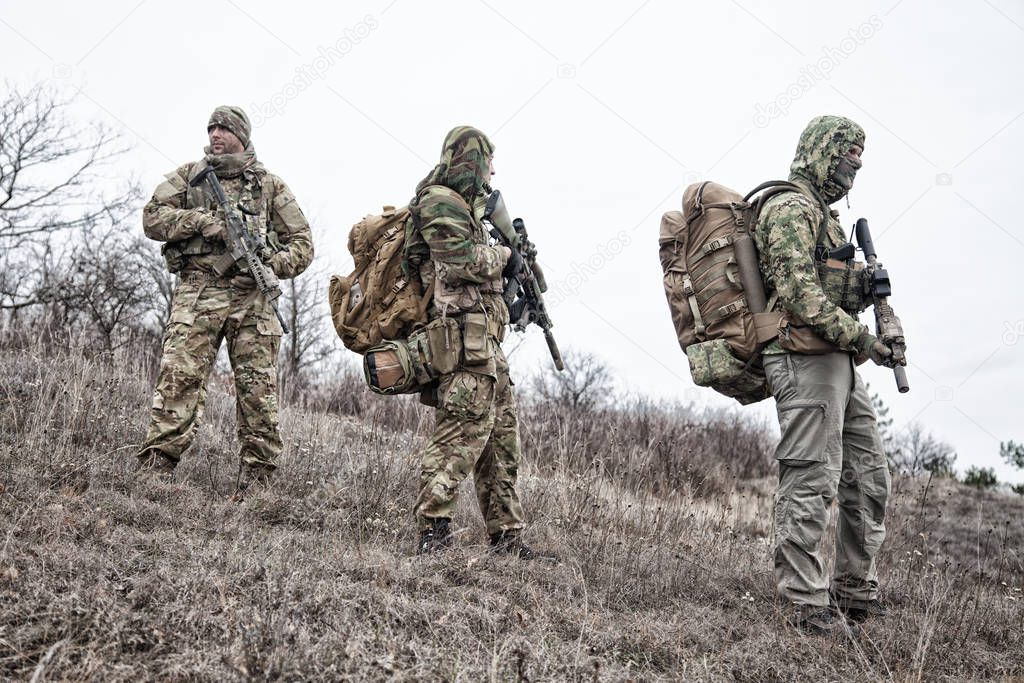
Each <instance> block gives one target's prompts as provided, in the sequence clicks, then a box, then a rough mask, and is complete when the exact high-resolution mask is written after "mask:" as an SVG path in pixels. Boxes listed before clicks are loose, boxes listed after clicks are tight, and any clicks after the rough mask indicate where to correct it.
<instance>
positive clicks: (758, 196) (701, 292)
mask: <svg viewBox="0 0 1024 683" xmlns="http://www.w3.org/2000/svg"><path fill="white" fill-rule="evenodd" d="M801 191H802V190H801V189H800V188H799V187H798V186H796V185H794V184H792V183H789V182H786V181H782V180H776V181H769V182H767V183H763V184H761V185H759V186H757V187H756V188H754V189H753V190H751V191H750V192H749V193H747V195H746V196H743V195H741V194H739V193H738V192H736V191H734V190H731V189H729V188H727V187H724V186H722V185H719V184H717V183H713V182H710V181H707V182H703V183H695V184H693V185H690V186H689V187H687V188H686V190H685V192H684V193H683V210H682V211H681V212H680V211H669V212H668V213H666V214H665V215H664V216H662V218H661V232H660V236H659V238H658V248H659V255H660V257H661V267H662V270H663V272H664V285H665V296H666V297H667V299H668V306H669V309H670V310H671V312H672V322H673V323H674V324H675V328H676V336H677V337H678V338H679V346H680V347H682V349H683V351H685V352H686V356H687V359H688V360H689V363H690V374H691V375H692V376H693V381H694V383H696V384H697V385H698V386H705V387H711V388H712V389H714V390H716V391H718V392H719V393H721V394H724V395H726V396H729V397H731V398H735V399H736V400H737V401H739V402H740V403H742V404H744V405H746V404H748V403H755V402H757V401H760V400H762V399H765V398H768V396H770V392H769V390H768V386H767V382H766V381H765V376H764V371H763V369H762V367H761V363H760V355H761V350H762V349H763V348H764V344H766V343H767V342H768V341H770V340H771V339H773V338H774V337H776V336H777V335H778V332H779V324H780V317H781V316H780V315H779V314H778V313H774V314H773V313H767V311H770V310H771V308H772V306H771V303H772V302H768V301H766V296H765V291H764V283H763V281H762V278H761V274H760V270H759V267H758V262H757V250H756V248H755V246H754V240H753V238H752V234H751V231H752V230H753V228H754V226H755V225H756V223H757V217H758V215H759V213H760V211H761V207H762V206H763V205H764V202H765V201H767V200H768V198H769V197H771V196H773V195H775V194H778V193H780V192H801ZM824 209H825V216H828V211H827V206H826V207H824ZM819 241H820V240H819Z"/></svg>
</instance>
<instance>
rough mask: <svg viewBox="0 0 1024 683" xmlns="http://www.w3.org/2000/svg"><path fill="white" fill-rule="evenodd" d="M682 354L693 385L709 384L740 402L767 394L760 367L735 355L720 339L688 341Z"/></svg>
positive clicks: (765, 381)
mask: <svg viewBox="0 0 1024 683" xmlns="http://www.w3.org/2000/svg"><path fill="white" fill-rule="evenodd" d="M686 358H687V360H689V361H690V374H691V375H692V376H693V382H694V384H696V385H697V386H701V387H711V388H712V389H714V390H715V391H717V392H719V393H720V394H724V395H726V396H730V397H732V398H734V399H736V400H737V401H739V402H740V403H742V404H743V405H747V404H750V403H757V402H758V401H761V400H763V399H766V398H768V397H769V396H771V392H770V391H768V381H767V380H766V379H765V375H764V370H763V369H762V368H761V367H760V366H758V365H754V364H753V363H745V362H744V361H742V360H740V359H739V358H737V357H736V356H735V355H734V354H733V352H732V348H731V347H730V346H729V343H728V342H727V341H726V340H724V339H712V340H711V341H706V342H701V343H699V344H691V345H689V346H687V347H686Z"/></svg>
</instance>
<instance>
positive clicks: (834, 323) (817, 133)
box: [754, 116, 868, 353]
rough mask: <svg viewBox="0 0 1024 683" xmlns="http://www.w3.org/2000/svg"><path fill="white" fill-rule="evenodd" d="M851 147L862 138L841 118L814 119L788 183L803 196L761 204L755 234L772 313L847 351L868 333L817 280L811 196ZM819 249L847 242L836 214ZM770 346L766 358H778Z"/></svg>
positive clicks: (816, 210)
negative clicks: (773, 295)
mask: <svg viewBox="0 0 1024 683" xmlns="http://www.w3.org/2000/svg"><path fill="white" fill-rule="evenodd" d="M852 144H859V145H860V146H862V147H863V144H864V132H863V130H862V129H861V128H860V126H858V125H857V124H855V123H853V122H852V121H849V120H848V119H842V118H840V117H832V116H826V117H819V118H817V119H814V120H813V121H812V122H811V124H810V125H809V126H808V127H807V129H806V130H805V131H804V133H803V135H802V136H801V138H800V144H799V145H798V147H797V153H796V156H795V158H794V160H793V164H792V166H791V167H790V176H789V179H790V180H791V181H792V182H794V183H796V184H797V185H800V186H801V187H802V188H804V189H805V191H806V193H804V192H801V193H797V192H787V193H783V194H779V195H776V196H774V197H772V198H771V199H769V200H768V202H766V203H765V206H764V208H763V209H762V210H761V214H760V216H759V217H758V222H757V227H756V228H755V230H754V239H755V242H756V243H757V249H758V253H759V257H760V265H761V273H762V274H763V275H764V278H765V285H766V288H767V289H769V291H770V290H774V291H775V293H776V294H777V295H778V300H777V303H776V305H775V309H774V310H776V311H780V312H788V313H789V314H790V316H792V317H793V318H795V319H796V321H800V322H802V323H803V324H806V325H809V326H811V328H812V329H814V331H815V332H816V333H818V335H820V336H821V337H823V338H824V339H826V340H827V341H829V342H831V343H833V344H835V345H836V346H838V347H839V348H840V349H843V350H847V351H854V350H856V342H857V339H858V338H859V337H860V336H861V335H862V334H864V333H865V332H867V331H868V328H867V327H866V326H865V325H863V324H862V323H861V322H860V321H859V320H858V319H857V318H856V317H855V316H854V315H851V314H850V313H848V312H846V311H844V310H843V309H842V308H840V306H839V305H838V304H839V302H838V301H834V300H832V299H830V297H829V296H828V295H827V294H826V292H825V290H824V289H823V288H822V286H821V283H820V281H819V279H818V273H817V264H818V259H817V258H816V247H817V243H818V232H819V228H820V225H821V220H822V215H821V206H820V205H819V203H818V201H817V199H815V198H813V197H815V194H816V193H817V194H819V195H820V194H822V193H823V190H824V189H825V188H826V187H827V186H828V184H829V182H830V181H829V177H830V175H831V173H832V172H833V171H834V170H835V166H836V161H837V158H838V157H839V156H842V155H844V154H845V153H846V151H847V150H848V149H849V148H850V146H851V145H852ZM829 214H830V215H829V216H828V225H827V228H826V231H825V234H824V236H823V244H824V246H825V247H827V248H830V249H831V248H834V247H837V246H839V245H841V244H844V243H845V242H846V236H845V234H844V233H843V229H842V226H841V225H840V224H839V220H838V213H837V212H835V211H830V212H829ZM782 352H783V350H782V348H781V347H780V346H779V345H778V342H772V343H771V344H770V345H769V346H768V348H766V349H765V353H782Z"/></svg>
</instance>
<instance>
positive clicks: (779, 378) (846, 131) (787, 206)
mask: <svg viewBox="0 0 1024 683" xmlns="http://www.w3.org/2000/svg"><path fill="white" fill-rule="evenodd" d="M863 148H864V131H863V129H862V128H861V127H860V126H859V125H857V124H856V123H854V122H853V121H850V120H848V119H845V118H840V117H836V116H821V117H818V118H815V119H814V120H812V121H811V122H810V124H808V126H807V128H806V129H805V130H804V132H803V134H802V135H801V137H800V143H799V145H798V147H797V152H796V157H795V158H794V160H793V164H792V166H791V168H790V177H789V179H790V181H792V182H794V183H795V184H797V185H799V186H800V187H801V189H802V190H803V191H802V192H799V193H797V192H788V193H783V194H779V195H776V196H775V197H773V198H771V199H770V200H769V201H768V202H767V203H766V204H765V207H764V209H763V210H762V212H761V214H760V217H759V220H758V223H757V227H756V230H755V235H754V236H755V240H756V243H757V247H758V251H759V254H760V258H761V271H762V273H763V274H764V276H765V282H766V285H767V288H768V289H769V291H770V290H772V289H774V291H775V293H776V294H777V304H776V309H775V310H777V311H780V312H784V313H785V314H786V320H788V321H789V322H790V324H791V325H793V326H796V327H809V328H810V331H812V332H813V333H815V334H816V335H817V337H819V338H820V339H821V340H824V342H827V344H826V352H824V353H819V354H816V355H811V354H807V353H795V352H791V351H787V349H786V348H784V347H785V346H786V344H785V342H786V341H787V338H782V339H777V340H776V341H774V342H772V343H771V344H770V345H769V346H768V347H767V348H766V349H765V351H764V367H765V372H766V374H767V377H768V383H769V386H770V387H771V390H772V393H773V394H774V396H775V400H776V402H777V409H778V415H779V425H780V427H781V430H782V440H781V441H780V443H779V445H778V448H777V449H776V458H777V459H778V462H779V485H778V489H777V491H776V496H775V512H774V526H775V550H774V557H775V559H774V563H775V578H776V583H777V586H778V593H779V597H780V598H781V599H782V600H783V601H784V602H786V603H787V604H788V605H790V606H791V608H792V609H791V610H790V616H791V620H792V621H793V623H795V624H797V625H798V626H800V627H801V628H803V629H804V630H807V631H810V632H818V633H821V632H831V631H838V632H842V631H845V630H846V629H847V628H848V624H847V623H846V622H845V621H844V620H843V619H842V618H841V617H840V614H839V613H837V612H836V611H835V608H838V609H839V610H840V611H841V612H843V613H845V615H846V616H847V618H849V619H851V620H853V621H862V620H863V619H865V618H867V617H869V616H879V615H883V614H884V608H883V607H882V605H881V604H880V603H879V601H878V576H877V574H876V571H875V557H876V555H877V553H878V550H879V548H880V546H881V545H882V541H883V540H884V539H885V524H884V518H885V506H886V501H887V499H888V497H889V486H890V483H889V469H888V465H887V462H886V457H885V452H884V451H883V448H882V443H881V439H880V437H879V434H878V424H877V419H876V416H875V412H874V410H873V408H872V406H871V400H870V398H869V396H868V393H867V391H866V390H865V387H864V383H863V381H862V380H861V378H860V375H859V374H858V373H857V371H856V369H855V359H858V360H864V359H866V358H870V359H871V360H873V361H874V362H875V363H877V364H879V365H889V363H890V357H891V355H892V352H891V350H890V349H889V348H888V347H887V346H885V345H884V344H882V343H881V342H880V341H879V340H878V339H877V338H876V337H875V336H874V335H872V334H871V333H870V332H869V331H868V329H867V327H865V326H864V325H863V324H861V323H860V321H859V320H858V319H857V315H858V313H860V312H861V310H863V309H864V307H865V306H866V303H867V302H864V301H860V300H853V301H851V300H850V296H848V295H849V292H851V291H853V289H854V288H846V290H848V291H844V288H842V287H831V286H827V284H826V283H827V282H831V279H830V278H831V277H832V276H831V275H828V272H831V271H828V272H826V271H827V269H826V268H825V264H826V259H827V253H826V250H827V249H832V248H835V247H838V246H840V245H841V244H844V243H845V242H846V241H847V240H846V237H845V236H844V233H843V230H842V228H841V226H840V224H839V221H838V218H837V217H838V213H837V212H835V211H829V215H828V216H824V217H823V216H822V208H821V204H822V203H821V202H820V201H819V198H822V199H823V200H824V203H825V204H832V203H834V202H836V201H838V200H839V199H841V198H842V197H845V196H846V194H847V193H848V192H849V190H850V188H851V187H852V186H853V179H854V175H855V174H856V172H857V169H859V168H860V167H861V160H860V155H861V152H862V151H863ZM823 218H824V219H825V220H826V221H827V225H824V226H822V222H823ZM832 263H834V262H832ZM826 275H828V277H826ZM855 284H859V282H857V281H855ZM853 298H854V299H856V296H854V297H853ZM829 348H830V349H831V352H827V350H828V349H829ZM836 498H838V501H839V528H838V531H837V535H836V560H835V571H834V573H833V575H832V580H831V585H830V584H829V581H828V579H827V575H826V569H825V566H824V562H823V557H822V547H821V543H822V538H823V536H824V533H825V527H826V524H827V523H828V519H829V511H830V509H831V506H832V502H833V500H835V499H836Z"/></svg>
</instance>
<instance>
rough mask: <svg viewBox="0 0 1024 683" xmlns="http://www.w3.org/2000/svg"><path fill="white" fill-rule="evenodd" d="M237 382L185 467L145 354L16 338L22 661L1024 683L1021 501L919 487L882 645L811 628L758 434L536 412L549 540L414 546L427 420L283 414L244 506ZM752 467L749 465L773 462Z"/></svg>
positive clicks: (10, 524) (256, 670) (4, 473)
mask: <svg viewBox="0 0 1024 683" xmlns="http://www.w3.org/2000/svg"><path fill="white" fill-rule="evenodd" d="M222 386H223V385H221V384H215V385H214V386H212V387H211V389H210V395H209V400H208V404H207V409H206V415H205V418H204V425H203V427H202V429H201V433H200V435H199V439H198V442H197V445H196V447H195V448H194V450H193V451H192V452H191V453H189V454H188V455H187V457H186V458H185V459H184V460H183V462H182V464H181V466H180V467H179V468H178V471H177V473H176V475H175V480H174V481H173V482H172V483H159V482H152V481H150V480H147V479H143V478H138V477H136V475H135V474H134V472H133V470H134V458H133V457H132V454H133V451H134V449H135V447H136V444H137V443H138V442H139V441H140V440H141V438H142V433H143V430H144V427H145V420H146V413H147V404H148V401H149V393H150V387H151V383H150V379H149V364H148V363H147V362H145V360H144V358H143V357H142V356H141V355H140V354H138V353H133V352H131V351H127V350H126V351H122V352H118V354H117V355H116V356H113V357H110V356H107V357H103V358H99V359H89V358H86V357H85V356H83V355H82V354H80V353H75V352H55V351H53V350H47V351H44V350H42V349H31V348H30V349H20V350H18V349H5V350H3V361H2V363H0V486H2V491H0V520H2V521H0V525H2V527H0V543H2V545H0V676H3V677H10V678H17V679H28V678H31V677H32V676H33V675H38V676H39V678H38V680H44V679H45V680H61V679H82V680H141V679H193V680H232V679H237V680H310V679H312V680H337V679H340V678H346V677H348V678H352V679H371V680H372V679H395V680H472V681H475V680H488V679H489V680H532V681H536V680H588V681H589V680H626V679H642V680H657V679H736V680H790V679H794V678H808V679H830V680H834V679H843V680H858V679H880V678H893V679H898V680H907V679H915V680H922V679H926V680H941V679H961V678H1000V677H1020V676H1024V595H1022V592H1021V589H1022V586H1024V500H1022V499H1021V498H1020V497H1011V496H1006V495H1002V494H997V493H980V492H976V491H974V490H971V489H966V488H964V487H962V486H960V485H958V484H956V483H953V482H949V481H945V480H943V481H932V482H925V481H918V480H909V479H903V480H898V481H897V482H895V487H894V488H895V491H894V496H893V503H892V507H891V518H890V519H891V522H890V525H889V526H890V535H889V539H888V540H887V541H886V545H885V547H884V548H883V553H882V560H881V568H880V569H881V576H882V579H883V581H884V584H885V592H884V598H885V600H886V601H887V602H888V604H889V605H890V606H891V608H892V611H891V613H890V615H889V616H888V617H887V618H886V619H885V620H884V621H881V622H874V623H870V624H868V625H867V627H866V629H865V632H864V634H863V636H862V638H861V639H860V640H859V641H858V642H847V643H842V642H829V641H823V640H821V639H819V638H815V637H810V636H803V635H801V634H799V633H798V632H796V631H794V630H793V629H791V628H789V627H787V626H786V625H785V623H784V621H783V619H782V617H781V616H780V614H779V610H778V606H777V604H776V603H775V600H774V597H773V587H772V581H771V573H770V560H769V552H770V538H769V536H770V510H771V493H772V481H771V477H772V463H771V460H770V455H769V453H770V446H771V444H770V442H769V439H768V438H767V437H766V435H765V433H764V431H763V430H761V429H759V428H758V427H757V426H756V425H748V424H745V423H739V424H737V423H736V421H735V418H733V417H730V416H728V415H707V416H702V415H695V414H692V413H689V412H687V411H686V410H684V409H681V408H673V407H671V406H657V405H649V404H644V403H643V402H635V403H634V404H632V405H631V406H626V407H621V408H620V409H619V410H618V411H612V410H604V411H601V410H598V411H589V412H588V411H582V412H574V411H571V410H569V409H567V408H565V407H564V406H560V405H557V404H546V405H540V404H537V403H532V404H531V403H524V406H523V413H524V429H523V434H524V440H525V441H526V443H527V448H528V456H527V457H528V463H527V465H526V466H525V467H524V468H523V497H524V501H525V504H526V507H527V512H528V514H529V516H530V518H531V520H532V526H531V528H530V530H529V532H528V536H527V540H528V541H529V542H530V543H531V544H533V545H534V546H536V547H538V548H540V549H543V550H545V551H549V552H552V553H554V554H556V555H557V556H558V557H559V559H560V561H559V562H558V563H557V564H555V563H545V562H532V563H522V562H519V561H517V560H514V559H509V558H505V557H495V556H492V555H490V554H488V552H487V548H486V546H485V544H484V541H485V539H484V535H483V528H482V523H481V522H480V519H479V514H478V513H477V511H476V510H475V509H474V508H475V505H474V504H473V498H472V494H470V493H469V491H466V493H467V494H468V495H465V496H464V497H463V500H462V505H461V508H460V511H459V515H458V517H457V518H456V520H455V527H456V529H457V530H458V535H457V539H458V541H457V547H456V548H455V549H453V550H451V551H450V552H447V553H444V554H441V555H438V556H432V557H428V558H420V557H416V556H414V555H413V554H412V551H413V547H414V543H415V533H414V530H413V524H412V516H411V512H410V506H411V503H412V501H413V499H414V496H415V490H416V477H417V452H418V449H419V447H420V446H421V444H422V442H423V439H424V435H425V434H426V433H427V432H428V431H429V428H430V424H431V414H430V412H429V411H424V410H421V409H419V408H417V407H416V406H415V405H414V404H412V403H410V402H403V401H401V400H397V399H395V400H390V401H383V400H370V398H369V397H367V396H366V395H365V393H364V390H363V389H362V388H361V387H360V386H359V383H358V379H357V378H354V377H351V376H350V377H347V378H342V380H340V381H339V382H338V383H337V386H336V387H335V388H334V389H332V390H330V391H322V392H320V393H319V394H318V401H317V402H315V404H316V405H321V406H330V407H332V409H333V412H325V411H323V410H320V409H315V408H312V407H307V408H299V407H290V408H286V409H285V410H284V411H283V415H282V420H283V432H284V435H285V441H286V449H285V453H284V455H283V457H282V461H281V469H280V470H279V476H278V477H277V479H276V481H275V485H274V487H273V488H272V489H271V490H270V491H268V492H266V493H263V494H261V495H259V496H257V497H253V498H249V499H247V500H245V501H244V502H242V503H234V502H231V501H230V500H229V498H230V495H231V493H232V486H233V481H234V477H235V475H236V472H237V464H236V461H235V449H234V444H233V422H234V407H233V399H232V397H230V396H229V395H228V394H227V393H226V392H225V390H224V389H223V388H222ZM751 475H753V476H751Z"/></svg>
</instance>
